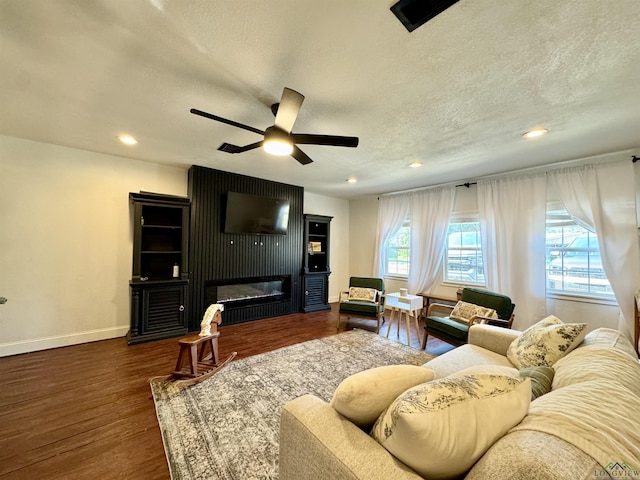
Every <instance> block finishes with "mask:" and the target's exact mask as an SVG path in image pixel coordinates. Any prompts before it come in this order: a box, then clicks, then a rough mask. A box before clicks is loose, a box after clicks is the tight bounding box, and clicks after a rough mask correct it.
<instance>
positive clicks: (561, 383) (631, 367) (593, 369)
mask: <svg viewBox="0 0 640 480" xmlns="http://www.w3.org/2000/svg"><path fill="white" fill-rule="evenodd" d="M554 369H555V371H556V373H555V376H554V377H553V390H557V389H559V388H563V387H566V386H568V385H573V384H576V383H581V382H588V381H590V380H611V381H616V382H618V383H619V384H620V385H624V386H626V387H627V388H628V389H630V390H631V391H632V392H634V393H635V394H636V395H638V397H640V363H638V360H636V359H635V358H633V357H632V356H630V355H629V354H628V353H626V352H625V351H623V350H618V349H614V348H608V347H604V346H602V345H587V346H584V347H580V348H577V349H575V350H574V351H573V352H571V353H570V354H569V355H567V356H566V357H564V358H561V359H560V360H558V361H557V362H556V364H555V365H554Z"/></svg>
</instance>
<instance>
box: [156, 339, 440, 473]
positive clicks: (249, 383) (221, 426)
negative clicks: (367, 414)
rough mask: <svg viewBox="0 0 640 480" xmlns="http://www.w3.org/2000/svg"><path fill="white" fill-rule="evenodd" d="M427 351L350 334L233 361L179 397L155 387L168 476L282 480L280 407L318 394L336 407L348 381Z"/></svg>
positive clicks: (422, 357) (417, 361)
mask: <svg viewBox="0 0 640 480" xmlns="http://www.w3.org/2000/svg"><path fill="white" fill-rule="evenodd" d="M431 358H433V355H429V354H427V353H425V352H424V351H420V350H416V349H413V348H409V347H407V346H406V345H402V344H399V343H397V342H394V341H391V340H388V339H386V338H384V337H381V336H379V335H376V334H374V333H371V332H365V331H362V330H351V331H348V332H345V333H340V334H338V335H332V336H330V337H326V338H321V339H318V340H311V341H308V342H304V343H299V344H297V345H292V346H290V347H285V348H280V349H278V350H274V351H272V352H267V353H263V354H260V355H255V356H253V357H247V358H243V359H241V360H236V361H233V362H231V363H230V364H229V365H227V366H226V367H224V368H223V369H222V370H221V371H220V372H219V373H217V374H215V375H214V376H213V377H211V378H210V379H209V380H206V381H204V382H202V383H200V384H198V385H194V386H192V387H188V388H186V389H183V390H180V389H177V388H176V387H175V385H173V384H171V383H170V382H153V383H151V390H152V392H153V399H154V401H155V404H156V412H157V415H158V423H159V424H160V430H161V432H162V438H163V441H164V446H165V452H166V454H167V461H168V463H169V470H170V472H171V478H172V479H173V480H178V479H198V480H201V479H216V480H217V479H224V480H250V479H263V480H264V479H277V478H278V436H279V428H280V412H281V410H282V406H283V405H284V404H285V403H286V402H288V401H289V400H292V399H294V398H296V397H299V396H300V395H304V394H306V393H312V394H315V395H317V396H318V397H320V398H323V399H325V400H327V401H329V400H331V397H332V395H333V392H334V390H335V388H336V387H337V386H338V384H339V383H340V382H341V381H342V380H343V379H344V378H346V377H347V376H349V375H351V374H353V373H356V372H359V371H362V370H366V369H368V368H373V367H378V366H382V365H392V364H412V365H422V364H423V363H424V362H426V361H428V360H429V359H431Z"/></svg>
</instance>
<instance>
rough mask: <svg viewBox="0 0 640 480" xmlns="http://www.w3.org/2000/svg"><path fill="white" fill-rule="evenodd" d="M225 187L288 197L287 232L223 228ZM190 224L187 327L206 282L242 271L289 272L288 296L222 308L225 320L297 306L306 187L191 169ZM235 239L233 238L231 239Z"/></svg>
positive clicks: (197, 312) (198, 312)
mask: <svg viewBox="0 0 640 480" xmlns="http://www.w3.org/2000/svg"><path fill="white" fill-rule="evenodd" d="M227 192H240V193H248V194H251V195H261V196H265V197H270V198H279V199H285V200H289V202H291V206H290V210H289V228H288V232H287V234H286V235H236V234H225V233H222V232H223V225H222V221H223V218H224V205H225V199H226V194H227ZM189 197H190V198H191V225H190V235H189V268H190V276H189V278H190V283H189V299H190V300H189V302H190V308H189V312H190V313H189V316H190V319H189V327H190V328H189V329H190V330H197V329H199V328H200V321H201V320H202V315H203V314H204V312H205V310H206V309H207V307H208V306H209V305H208V304H207V303H206V301H205V283H206V282H207V281H211V280H215V281H218V280H232V279H238V278H246V277H261V276H271V275H291V297H290V298H289V299H288V300H285V301H282V302H276V303H269V304H262V305H256V306H249V307H241V308H237V309H234V308H225V311H224V313H223V314H222V319H223V325H227V324H233V323H241V322H247V321H251V320H257V319H260V318H267V317H276V316H279V315H286V314H289V313H293V312H298V311H300V308H301V305H302V298H301V296H302V287H301V283H300V273H301V268H302V260H303V248H302V244H303V241H304V240H303V235H304V221H303V215H302V211H303V202H304V189H303V188H302V187H297V186H294V185H287V184H284V183H278V182H271V181H268V180H262V179H259V178H254V177H248V176H245V175H238V174H234V173H229V172H223V171H220V170H214V169H210V168H204V167H198V166H193V167H191V168H190V169H189ZM231 242H233V244H232V243H231Z"/></svg>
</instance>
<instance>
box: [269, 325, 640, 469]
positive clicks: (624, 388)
mask: <svg viewBox="0 0 640 480" xmlns="http://www.w3.org/2000/svg"><path fill="white" fill-rule="evenodd" d="M521 334H522V332H518V331H515V330H507V329H504V328H499V327H493V326H489V325H474V326H473V327H472V328H471V329H470V332H469V343H468V344H467V345H463V346H461V347H458V348H456V349H454V350H452V351H449V352H447V353H445V354H443V355H441V356H438V357H436V358H434V359H432V360H431V361H429V362H427V363H426V364H425V365H424V367H426V368H429V369H431V370H433V371H434V372H435V378H436V379H438V378H443V377H446V378H449V377H448V376H449V375H455V374H456V373H457V372H460V371H462V370H464V369H467V368H468V367H472V366H479V365H487V366H494V365H498V366H502V367H510V368H513V367H514V365H513V364H512V362H511V361H510V360H509V358H508V357H507V352H508V349H509V346H510V345H511V344H512V342H513V341H514V340H515V339H517V338H519V336H520V335H521ZM553 368H554V370H555V376H554V378H553V385H552V388H551V391H550V392H549V393H546V394H544V395H542V396H540V397H538V398H536V399H535V400H533V401H531V403H530V404H529V405H528V407H526V408H527V410H526V412H525V413H526V414H525V416H524V418H522V420H521V421H519V423H517V424H516V425H515V426H513V427H512V428H510V429H509V430H508V431H507V432H506V434H504V435H502V436H501V437H500V438H499V439H497V441H495V443H493V444H492V446H490V448H488V450H486V451H484V452H483V453H482V455H481V457H480V458H479V460H478V461H477V462H475V464H473V466H472V468H470V470H468V471H465V473H463V474H462V475H458V476H457V477H455V478H466V479H469V480H477V479H496V478H509V479H522V480H525V479H527V480H535V479H541V480H543V479H544V480H561V479H562V480H565V479H569V478H570V479H589V480H591V479H594V478H609V477H610V476H613V477H619V476H624V477H625V478H636V477H635V475H640V473H639V472H638V471H637V470H640V363H639V361H638V357H637V354H636V352H635V350H634V348H633V347H632V345H631V343H630V342H629V341H628V340H627V339H626V338H625V337H623V336H622V335H620V334H619V333H618V332H617V331H615V330H611V329H598V330H594V331H593V332H591V333H589V334H587V335H586V337H584V341H582V343H580V344H579V346H578V347H576V348H574V349H573V350H572V351H570V353H568V354H566V355H565V356H563V357H562V358H561V359H560V360H557V361H556V362H555V363H554V365H553ZM470 431H471V430H470ZM279 468H280V480H304V479H310V480H311V479H313V480H320V479H332V480H336V479H361V480H377V479H379V480H389V479H395V480H402V479H414V480H419V479H421V478H429V477H428V476H421V475H419V474H418V473H417V472H416V471H414V470H413V469H412V468H410V467H409V466H407V465H406V464H405V463H403V462H401V461H400V460H399V459H398V458H396V457H395V456H393V455H392V454H391V453H389V451H387V450H386V449H385V448H383V446H382V445H381V444H380V443H378V441H376V440H374V439H373V438H372V437H371V436H370V435H369V431H368V429H361V428H359V427H358V426H356V425H355V424H354V423H352V422H351V421H350V420H349V419H347V418H346V417H345V416H343V415H341V414H340V413H338V411H337V410H336V409H335V408H334V407H333V406H332V405H331V404H330V403H328V402H326V401H324V400H322V399H320V398H317V397H315V396H312V395H306V396H302V397H299V398H297V399H295V400H293V401H291V402H289V403H288V404H286V405H285V407H284V409H283V412H282V417H281V429H280V459H279ZM634 469H637V470H634ZM440 478H444V477H440ZM638 478H640V477H638Z"/></svg>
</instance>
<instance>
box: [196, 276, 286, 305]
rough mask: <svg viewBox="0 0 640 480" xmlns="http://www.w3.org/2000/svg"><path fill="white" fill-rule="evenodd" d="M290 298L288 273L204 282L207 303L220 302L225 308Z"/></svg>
mask: <svg viewBox="0 0 640 480" xmlns="http://www.w3.org/2000/svg"><path fill="white" fill-rule="evenodd" d="M290 298H291V276H290V275H281V276H267V277H249V278H235V279H231V280H209V281H207V282H206V283H205V299H206V301H207V303H208V304H212V303H222V304H223V305H224V306H225V310H227V309H234V308H239V307H247V306H254V305H261V304H265V303H274V302H281V301H285V300H289V299H290Z"/></svg>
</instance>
